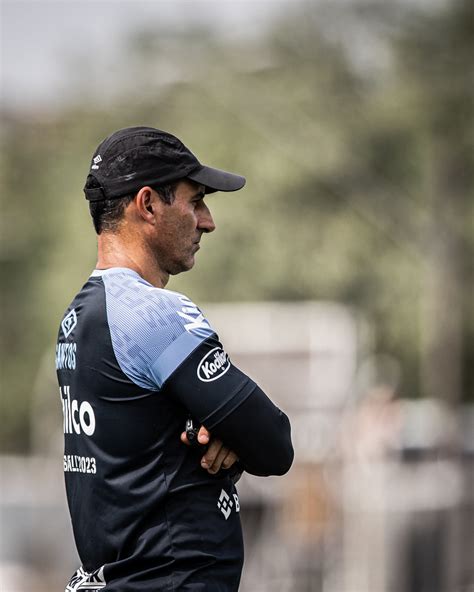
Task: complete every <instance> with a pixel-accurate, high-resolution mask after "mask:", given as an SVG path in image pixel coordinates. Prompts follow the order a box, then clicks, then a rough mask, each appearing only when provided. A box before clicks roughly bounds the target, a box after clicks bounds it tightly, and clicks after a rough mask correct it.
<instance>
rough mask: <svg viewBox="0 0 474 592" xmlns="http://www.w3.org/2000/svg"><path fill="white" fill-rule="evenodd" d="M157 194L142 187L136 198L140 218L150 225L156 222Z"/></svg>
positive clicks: (149, 188)
mask: <svg viewBox="0 0 474 592" xmlns="http://www.w3.org/2000/svg"><path fill="white" fill-rule="evenodd" d="M157 201H158V200H157V194H156V191H154V190H153V189H152V188H151V187H142V188H141V189H140V191H139V192H138V193H137V195H136V197H135V204H136V206H137V212H138V214H139V216H140V217H141V218H142V219H143V220H144V221H145V222H148V223H149V224H155V222H156V213H157V212H156V208H157V207H158V203H157Z"/></svg>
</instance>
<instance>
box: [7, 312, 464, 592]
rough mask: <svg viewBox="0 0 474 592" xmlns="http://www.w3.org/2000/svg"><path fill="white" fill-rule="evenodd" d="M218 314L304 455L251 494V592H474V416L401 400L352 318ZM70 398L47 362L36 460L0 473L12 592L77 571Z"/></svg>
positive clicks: (247, 584) (36, 588) (37, 590)
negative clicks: (66, 466) (67, 429)
mask: <svg viewBox="0 0 474 592" xmlns="http://www.w3.org/2000/svg"><path fill="white" fill-rule="evenodd" d="M205 309H206V313H207V316H208V317H209V318H210V320H211V323H212V324H213V325H214V326H215V327H217V328H218V329H219V335H220V337H221V339H222V341H223V342H224V343H225V344H226V349H227V350H228V352H229V353H230V355H231V357H232V358H233V361H234V362H235V363H236V364H237V365H238V366H240V367H241V368H242V369H244V370H245V371H246V372H247V373H249V374H250V375H251V376H253V377H254V378H255V379H256V380H258V382H259V383H260V384H261V385H262V387H263V388H264V389H266V390H267V392H268V393H270V394H271V396H272V398H273V399H274V400H275V402H276V403H277V404H278V405H280V406H281V407H282V408H283V409H284V410H285V411H286V412H287V413H288V414H289V416H290V418H291V422H292V431H293V440H294V444H295V452H296V457H295V464H294V466H293V468H292V469H291V471H290V472H289V474H288V475H286V476H284V477H283V478H266V479H261V478H256V477H251V476H248V475H244V477H243V478H242V479H241V481H240V482H239V485H238V489H239V495H240V497H241V504H242V513H241V516H242V521H243V527H244V537H245V548H246V560H245V567H244V573H243V579H242V585H241V591H242V592H267V591H268V592H270V591H272V592H278V591H281V592H292V591H294V592H425V591H426V592H473V590H474V570H473V561H472V557H473V545H474V519H473V516H474V471H473V470H472V469H473V458H474V442H473V434H474V429H473V428H474V411H473V409H472V408H464V409H459V410H454V411H453V410H447V409H445V408H443V407H442V406H440V405H439V404H437V403H436V402H434V401H430V400H424V401H418V402H416V401H415V402H414V401H411V402H407V401H402V400H399V399H398V398H397V396H396V372H395V371H394V370H393V364H392V365H390V364H387V360H380V359H376V358H372V356H371V351H370V350H371V343H370V331H369V330H368V328H367V326H366V325H365V324H364V322H363V321H362V320H361V319H358V318H357V317H356V316H355V315H354V314H353V313H352V312H351V311H350V310H349V309H347V308H344V307H342V306H339V305H335V304H329V303H327V304H322V303H303V304H298V305H296V304H270V303H259V304H245V305H244V304H239V305H232V304H226V305H213V306H208V307H205ZM367 368H369V369H371V371H369V372H367V371H365V372H362V371H361V369H365V370H367ZM56 390H57V389H56V385H55V378H54V371H53V356H52V354H51V355H49V354H47V355H46V356H45V362H44V365H43V368H42V370H40V373H39V375H38V381H37V385H36V391H35V398H36V400H35V404H34V405H33V407H32V409H33V411H32V413H33V414H35V421H34V422H32V425H34V426H35V428H34V429H35V433H34V434H33V442H34V443H35V454H34V455H33V456H31V457H3V458H0V471H1V481H2V486H1V490H2V494H1V500H0V520H1V541H0V589H1V590H2V592H46V591H48V592H50V591H51V590H62V589H63V587H64V585H65V582H66V581H67V579H68V577H69V575H70V574H71V573H72V571H73V570H75V568H76V567H77V563H78V559H77V557H76V554H75V551H74V544H73V538H72V531H71V528H70V524H69V518H68V513H67V506H66V500H65V494H64V488H63V476H62V461H61V454H62V452H61V446H62V445H61V439H62V437H61V436H62V435H61V427H62V421H61V419H60V415H59V414H60V409H59V407H60V406H59V405H58V404H57V400H56V398H55V393H56Z"/></svg>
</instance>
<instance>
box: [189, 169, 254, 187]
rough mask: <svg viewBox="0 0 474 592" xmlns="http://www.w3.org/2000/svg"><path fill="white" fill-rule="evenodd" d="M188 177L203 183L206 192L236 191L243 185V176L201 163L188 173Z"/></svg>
mask: <svg viewBox="0 0 474 592" xmlns="http://www.w3.org/2000/svg"><path fill="white" fill-rule="evenodd" d="M187 177H188V179H191V181H194V182H195V183H199V184H200V185H204V186H205V187H206V193H214V192H215V191H238V190H239V189H242V187H243V186H244V185H245V177H241V176H240V175H235V174H234V173H228V172H227V171H221V170H220V169H213V168H212V167H208V166H204V165H201V167H200V168H198V169H197V170H195V171H193V172H192V173H189V174H188V175H187Z"/></svg>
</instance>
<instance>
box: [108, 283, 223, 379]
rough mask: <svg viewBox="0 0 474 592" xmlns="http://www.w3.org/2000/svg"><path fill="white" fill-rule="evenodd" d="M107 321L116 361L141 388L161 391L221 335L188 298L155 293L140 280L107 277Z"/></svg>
mask: <svg viewBox="0 0 474 592" xmlns="http://www.w3.org/2000/svg"><path fill="white" fill-rule="evenodd" d="M103 281H104V286H105V294H106V299H105V301H106V312H107V321H108V324H109V330H110V335H111V341H112V346H113V349H114V353H115V357H116V358H117V362H118V363H119V365H120V368H121V369H122V371H123V372H124V374H125V375H126V376H127V377H128V378H129V379H130V380H132V381H133V382H134V383H135V384H137V385H138V386H140V387H142V388H145V389H149V390H159V389H160V388H161V387H162V385H163V384H164V382H165V381H166V380H167V379H168V378H169V377H170V376H171V375H172V374H173V372H174V371H175V370H176V369H177V368H178V367H179V366H180V365H181V364H182V363H183V362H184V361H185V360H186V358H187V357H188V356H189V355H190V354H192V352H193V351H194V350H195V349H196V348H198V347H199V345H200V344H201V343H202V342H203V341H205V340H206V339H209V338H210V337H212V336H214V335H215V333H214V331H213V329H212V328H211V326H210V324H209V322H208V321H207V319H206V318H205V317H204V315H203V313H202V312H201V311H200V309H199V308H198V307H197V306H196V305H195V304H194V303H193V302H192V301H191V300H190V299H189V298H187V297H186V296H184V295H183V294H179V293H177V292H172V291H170V290H164V289H160V288H155V287H154V286H151V285H150V284H148V283H147V282H146V281H145V280H143V279H142V278H140V277H139V276H137V275H133V276H132V275H127V274H113V275H104V276H103Z"/></svg>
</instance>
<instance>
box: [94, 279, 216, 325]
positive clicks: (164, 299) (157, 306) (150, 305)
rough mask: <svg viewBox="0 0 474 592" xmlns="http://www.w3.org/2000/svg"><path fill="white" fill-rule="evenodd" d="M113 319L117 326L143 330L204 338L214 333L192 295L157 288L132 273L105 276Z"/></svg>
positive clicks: (107, 296) (107, 298) (108, 302)
mask: <svg viewBox="0 0 474 592" xmlns="http://www.w3.org/2000/svg"><path fill="white" fill-rule="evenodd" d="M102 279H103V281H104V286H105V293H106V307H107V312H108V316H109V319H110V320H112V319H113V322H114V324H120V325H127V324H128V323H130V324H133V325H135V326H137V324H138V325H140V326H141V327H142V329H145V328H146V329H147V330H150V329H151V330H156V329H161V330H164V329H166V328H168V329H170V328H174V331H173V332H178V333H180V332H183V331H184V332H189V333H191V334H194V335H198V336H204V334H206V335H207V334H209V333H211V332H212V330H211V327H210V325H209V322H208V321H207V319H206V318H205V317H204V314H203V313H202V311H201V310H200V309H199V308H198V307H197V306H196V304H194V302H193V301H192V300H191V299H190V298H188V296H186V295H184V294H182V293H180V292H175V291H172V290H167V289H165V288H157V287H155V286H152V285H151V284H150V283H148V282H147V281H146V280H144V279H143V278H142V277H141V276H140V275H139V274H138V273H136V272H134V271H132V270H122V269H119V268H117V269H114V270H106V272H105V273H102Z"/></svg>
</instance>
